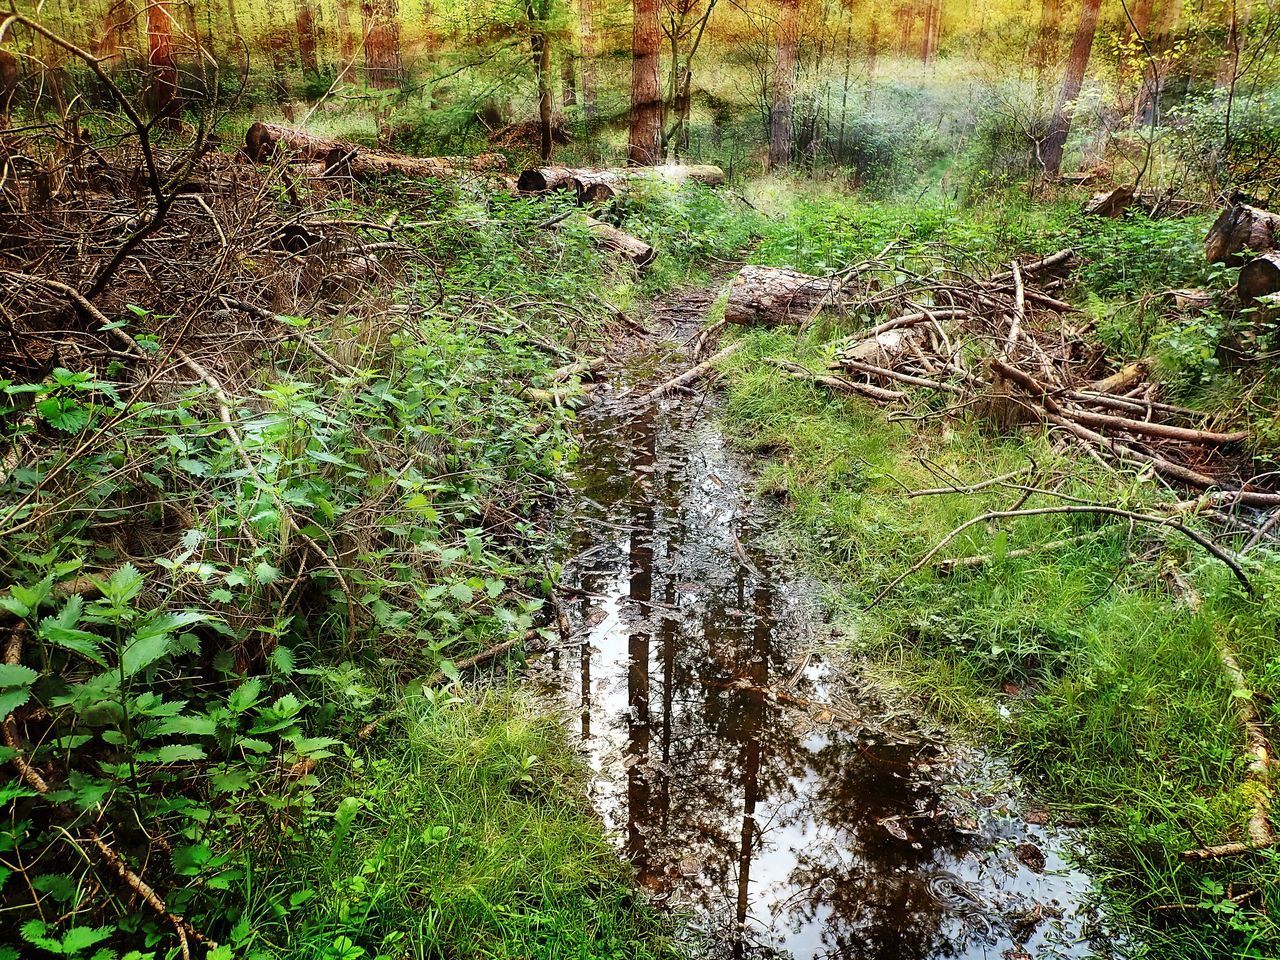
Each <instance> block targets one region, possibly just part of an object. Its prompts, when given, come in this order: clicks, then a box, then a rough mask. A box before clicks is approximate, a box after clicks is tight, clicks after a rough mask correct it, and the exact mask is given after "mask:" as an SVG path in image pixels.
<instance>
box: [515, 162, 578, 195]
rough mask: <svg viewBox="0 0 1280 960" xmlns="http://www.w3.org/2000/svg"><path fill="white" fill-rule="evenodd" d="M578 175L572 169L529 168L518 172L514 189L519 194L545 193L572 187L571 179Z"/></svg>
mask: <svg viewBox="0 0 1280 960" xmlns="http://www.w3.org/2000/svg"><path fill="white" fill-rule="evenodd" d="M578 173H579V171H578V170H575V169H574V168H573V167H530V168H529V169H527V170H522V171H520V176H519V177H517V178H516V189H517V190H519V191H520V192H521V193H546V192H547V191H549V190H563V189H567V188H569V187H572V186H573V178H574V177H575V176H576V175H577V174H578Z"/></svg>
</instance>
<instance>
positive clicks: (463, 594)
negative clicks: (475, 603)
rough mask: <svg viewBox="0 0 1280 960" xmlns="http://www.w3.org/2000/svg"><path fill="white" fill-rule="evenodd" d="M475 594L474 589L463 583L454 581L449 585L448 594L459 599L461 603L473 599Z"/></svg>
mask: <svg viewBox="0 0 1280 960" xmlns="http://www.w3.org/2000/svg"><path fill="white" fill-rule="evenodd" d="M475 595H476V594H475V591H474V590H472V589H471V588H470V587H469V586H467V585H466V584H465V583H455V584H453V585H452V586H450V587H449V596H451V597H453V599H455V600H460V601H461V602H462V603H470V602H471V601H472V600H474V599H475Z"/></svg>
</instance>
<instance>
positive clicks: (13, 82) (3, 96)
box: [0, 50, 18, 126]
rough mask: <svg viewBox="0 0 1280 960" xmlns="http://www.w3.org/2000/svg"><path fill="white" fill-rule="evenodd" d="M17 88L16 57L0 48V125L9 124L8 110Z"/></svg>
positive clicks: (10, 107) (11, 105)
mask: <svg viewBox="0 0 1280 960" xmlns="http://www.w3.org/2000/svg"><path fill="white" fill-rule="evenodd" d="M17 90H18V58H17V57H15V56H14V55H13V54H12V53H10V52H9V51H8V50H0V126H8V125H9V112H10V110H12V109H13V98H14V95H15V94H16V93H17Z"/></svg>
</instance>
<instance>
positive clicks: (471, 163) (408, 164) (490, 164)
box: [321, 146, 506, 180]
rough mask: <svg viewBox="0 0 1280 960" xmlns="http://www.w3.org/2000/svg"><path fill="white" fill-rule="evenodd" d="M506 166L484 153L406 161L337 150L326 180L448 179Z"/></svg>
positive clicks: (326, 165)
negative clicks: (349, 178) (342, 178)
mask: <svg viewBox="0 0 1280 960" xmlns="http://www.w3.org/2000/svg"><path fill="white" fill-rule="evenodd" d="M505 164H506V158H505V157H503V156H502V155H501V154H492V153H482V154H480V155H478V156H475V157H406V156H402V155H400V154H392V153H365V152H364V151H362V150H360V149H358V148H355V147H341V146H340V147H335V148H334V149H333V150H331V151H329V153H327V154H325V156H324V158H323V160H322V161H321V165H322V167H323V175H324V176H331V177H332V176H340V177H351V178H353V179H356V180H370V179H374V178H377V177H388V176H398V177H415V178H421V177H434V178H436V179H448V178H454V177H468V176H474V175H476V174H480V173H487V172H494V171H500V170H501V169H502V167H503V166H505Z"/></svg>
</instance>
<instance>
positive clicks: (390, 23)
mask: <svg viewBox="0 0 1280 960" xmlns="http://www.w3.org/2000/svg"><path fill="white" fill-rule="evenodd" d="M360 17H361V19H362V20H363V22H364V38H365V39H364V74H365V79H366V80H368V82H369V86H371V87H376V88H377V89H379V90H389V89H391V88H393V87H397V86H399V85H400V83H401V81H402V80H403V79H404V61H403V59H402V58H401V55H400V18H399V14H398V11H397V7H396V0H360Z"/></svg>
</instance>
